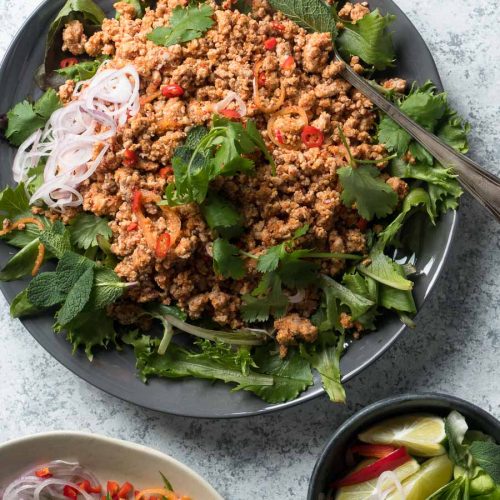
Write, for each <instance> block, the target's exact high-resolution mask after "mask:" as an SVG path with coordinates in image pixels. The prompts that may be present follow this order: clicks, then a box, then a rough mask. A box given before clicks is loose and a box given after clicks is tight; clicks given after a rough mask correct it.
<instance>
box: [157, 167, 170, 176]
mask: <svg viewBox="0 0 500 500" xmlns="http://www.w3.org/2000/svg"><path fill="white" fill-rule="evenodd" d="M158 173H159V175H160V177H161V178H162V179H166V178H167V177H168V176H169V175H172V174H173V173H174V169H173V168H172V167H163V168H160V170H159V172H158Z"/></svg>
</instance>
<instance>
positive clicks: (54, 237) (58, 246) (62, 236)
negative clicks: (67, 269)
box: [40, 221, 72, 259]
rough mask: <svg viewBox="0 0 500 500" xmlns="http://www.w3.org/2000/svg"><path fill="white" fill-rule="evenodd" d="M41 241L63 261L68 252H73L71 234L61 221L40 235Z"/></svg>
mask: <svg viewBox="0 0 500 500" xmlns="http://www.w3.org/2000/svg"><path fill="white" fill-rule="evenodd" d="M40 241H41V242H42V243H43V244H44V245H45V246H46V248H47V250H49V252H50V253H51V254H53V255H54V256H55V257H57V258H58V259H62V257H63V255H64V254H65V253H66V252H69V251H71V250H72V247H71V239H70V233H69V231H68V230H67V228H66V226H65V225H64V224H63V223H62V222H61V221H56V222H55V223H54V224H53V225H52V226H50V227H49V228H47V229H46V230H45V231H43V232H42V233H40Z"/></svg>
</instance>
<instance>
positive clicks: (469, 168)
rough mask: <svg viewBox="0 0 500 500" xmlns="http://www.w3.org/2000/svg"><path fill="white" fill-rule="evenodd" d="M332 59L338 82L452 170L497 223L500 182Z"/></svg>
mask: <svg viewBox="0 0 500 500" xmlns="http://www.w3.org/2000/svg"><path fill="white" fill-rule="evenodd" d="M335 56H336V57H337V59H338V60H339V61H341V62H342V63H343V64H344V69H343V70H342V71H341V73H340V75H341V76H342V78H344V79H345V80H347V81H348V82H349V83H350V84H351V85H352V86H354V87H356V88H357V89H358V90H359V91H361V92H362V93H363V94H364V95H365V96H366V97H368V98H369V99H370V100H371V101H372V102H373V104H375V106H377V107H378V108H380V109H381V110H382V111H383V112H384V113H386V114H387V115H388V116H389V117H390V118H392V119H393V120H394V121H395V122H396V123H397V124H398V125H399V126H400V127H402V128H404V129H405V130H406V131H407V132H408V133H409V134H410V135H411V136H412V137H413V138H414V139H415V140H416V141H417V142H419V143H420V144H421V145H422V146H424V147H425V148H426V149H427V150H428V151H429V153H431V155H432V156H434V158H436V160H438V161H439V162H440V163H441V164H442V165H443V166H444V167H452V168H453V169H454V170H455V172H456V174H457V175H458V181H459V182H460V184H461V185H462V187H463V188H464V189H465V191H467V192H468V193H470V194H471V195H472V196H474V198H476V200H477V201H479V203H481V204H482V205H483V206H484V207H486V209H487V210H489V212H490V213H491V214H493V216H494V217H495V218H496V220H497V221H498V222H500V179H499V178H498V177H496V176H495V175H493V174H492V173H491V172H488V171H487V170H485V169H484V168H482V167H480V166H479V165H478V164H477V163H476V162H474V161H472V160H471V159H469V158H467V156H465V155H463V154H461V153H458V152H457V151H455V150H454V149H453V148H452V147H451V146H448V144H446V143H445V142H443V141H442V140H441V139H439V138H438V137H436V136H435V135H434V134H432V133H430V132H428V131H427V130H425V129H424V128H423V127H421V126H420V125H419V124H418V123H416V122H414V121H413V120H412V119H411V118H410V117H408V116H407V115H405V114H404V113H403V112H402V111H400V110H399V108H398V107H396V106H395V105H394V104H392V103H391V102H389V101H388V100H387V99H386V98H385V97H384V96H382V95H381V94H380V93H379V92H377V90H375V89H374V88H373V87H372V86H371V85H370V84H369V83H368V82H367V81H366V80H365V79H364V78H362V77H361V76H359V75H358V74H357V73H355V72H354V71H353V69H352V68H351V67H350V66H349V65H348V64H347V63H346V62H345V61H344V60H343V59H342V58H341V57H340V55H339V54H338V52H337V51H335Z"/></svg>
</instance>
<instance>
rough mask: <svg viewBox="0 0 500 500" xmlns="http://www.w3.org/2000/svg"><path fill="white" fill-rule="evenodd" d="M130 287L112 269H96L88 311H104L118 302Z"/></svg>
mask: <svg viewBox="0 0 500 500" xmlns="http://www.w3.org/2000/svg"><path fill="white" fill-rule="evenodd" d="M129 286H130V284H129V283H124V282H123V281H121V280H120V278H119V277H118V275H117V274H116V273H115V272H114V271H113V270H112V269H109V268H107V267H96V268H95V271H94V283H93V287H92V292H91V294H90V298H89V303H88V306H87V309H104V308H105V307H106V306H108V305H110V304H113V303H114V302H116V301H117V300H118V299H119V298H120V297H121V296H122V295H123V293H124V291H125V290H126V288H128V287H129Z"/></svg>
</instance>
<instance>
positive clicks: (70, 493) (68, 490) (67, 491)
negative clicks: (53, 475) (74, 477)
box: [63, 485, 78, 500]
mask: <svg viewBox="0 0 500 500" xmlns="http://www.w3.org/2000/svg"><path fill="white" fill-rule="evenodd" d="M63 495H64V496H65V497H66V498H71V500H76V497H77V496H78V491H77V490H75V488H72V487H71V486H68V485H66V486H65V487H64V488H63Z"/></svg>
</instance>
